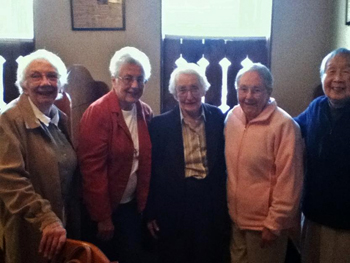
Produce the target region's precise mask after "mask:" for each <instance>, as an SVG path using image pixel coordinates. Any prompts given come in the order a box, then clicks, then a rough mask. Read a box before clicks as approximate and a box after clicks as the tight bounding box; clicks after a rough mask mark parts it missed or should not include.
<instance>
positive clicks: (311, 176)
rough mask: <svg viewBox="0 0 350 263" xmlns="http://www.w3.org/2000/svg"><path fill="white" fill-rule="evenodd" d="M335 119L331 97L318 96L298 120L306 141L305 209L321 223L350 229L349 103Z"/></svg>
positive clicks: (312, 218)
mask: <svg viewBox="0 0 350 263" xmlns="http://www.w3.org/2000/svg"><path fill="white" fill-rule="evenodd" d="M341 111H342V113H341V116H340V117H339V118H338V119H337V120H336V121H334V120H332V117H331V111H330V106H329V102H328V98H327V97H325V96H322V97H319V98H317V99H315V100H314V101H313V102H311V104H310V105H309V107H308V108H307V109H306V110H305V111H304V112H303V113H302V114H300V115H299V116H298V117H296V118H295V121H297V122H298V124H299V125H300V128H301V130H302V134H303V137H304V138H305V144H306V166H305V169H306V170H305V182H304V192H303V198H302V210H303V212H304V214H305V216H306V217H307V218H308V219H310V220H312V221H314V222H317V223H319V224H322V225H325V226H328V227H332V228H338V229H350V103H349V104H348V105H347V106H346V107H344V108H343V109H342V110H341Z"/></svg>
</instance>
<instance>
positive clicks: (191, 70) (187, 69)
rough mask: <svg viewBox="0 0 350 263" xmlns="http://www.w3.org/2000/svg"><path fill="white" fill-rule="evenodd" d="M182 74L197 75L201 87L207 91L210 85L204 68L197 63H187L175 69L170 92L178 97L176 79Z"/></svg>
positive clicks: (171, 76)
mask: <svg viewBox="0 0 350 263" xmlns="http://www.w3.org/2000/svg"><path fill="white" fill-rule="evenodd" d="M181 74H191V75H196V76H197V78H198V81H199V84H200V88H202V89H203V91H204V92H206V91H207V90H208V89H209V87H210V84H209V82H208V80H207V77H206V76H205V72H204V70H202V69H201V68H200V67H199V66H198V65H197V64H195V63H186V64H184V65H181V66H179V67H177V68H176V69H174V71H173V72H172V73H171V75H170V80H169V92H170V94H172V95H173V96H174V97H176V81H177V79H178V77H179V76H180V75H181Z"/></svg>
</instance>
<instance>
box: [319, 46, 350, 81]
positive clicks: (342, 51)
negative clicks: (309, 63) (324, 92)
mask: <svg viewBox="0 0 350 263" xmlns="http://www.w3.org/2000/svg"><path fill="white" fill-rule="evenodd" d="M336 56H341V57H344V58H346V59H347V60H348V61H349V63H350V50H349V49H346V48H338V49H335V50H333V51H332V52H330V53H329V54H328V55H327V56H325V57H324V58H323V60H322V63H321V66H320V76H321V79H322V77H323V75H324V73H325V72H326V68H327V64H328V61H330V60H331V59H332V58H334V57H336Z"/></svg>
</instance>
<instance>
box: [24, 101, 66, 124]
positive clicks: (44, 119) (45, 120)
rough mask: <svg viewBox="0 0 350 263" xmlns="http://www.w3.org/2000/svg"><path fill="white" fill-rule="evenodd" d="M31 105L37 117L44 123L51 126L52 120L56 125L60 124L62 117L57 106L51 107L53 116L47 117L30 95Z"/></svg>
mask: <svg viewBox="0 0 350 263" xmlns="http://www.w3.org/2000/svg"><path fill="white" fill-rule="evenodd" d="M28 100H29V103H30V106H31V107H32V109H33V112H34V115H35V117H36V118H37V119H38V120H39V121H40V122H42V123H44V124H45V125H46V126H49V124H50V122H51V123H53V124H54V125H56V126H58V121H59V119H60V117H59V115H58V110H57V109H56V108H55V107H52V108H51V112H50V113H51V114H52V115H53V116H52V118H50V117H47V116H46V115H45V114H44V113H42V112H41V111H40V110H39V109H38V107H37V106H35V104H34V103H33V102H32V100H31V99H30V97H28Z"/></svg>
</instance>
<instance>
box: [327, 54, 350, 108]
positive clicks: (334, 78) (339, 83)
mask: <svg viewBox="0 0 350 263" xmlns="http://www.w3.org/2000/svg"><path fill="white" fill-rule="evenodd" d="M322 87H323V91H324V93H325V94H326V96H327V97H328V99H329V100H330V102H331V103H332V105H334V106H338V105H339V106H341V105H343V104H344V103H345V102H347V101H349V100H350V59H349V57H345V56H341V55H337V56H335V57H333V58H331V59H330V60H329V61H328V62H327V65H326V69H325V73H324V74H323V76H322Z"/></svg>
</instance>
